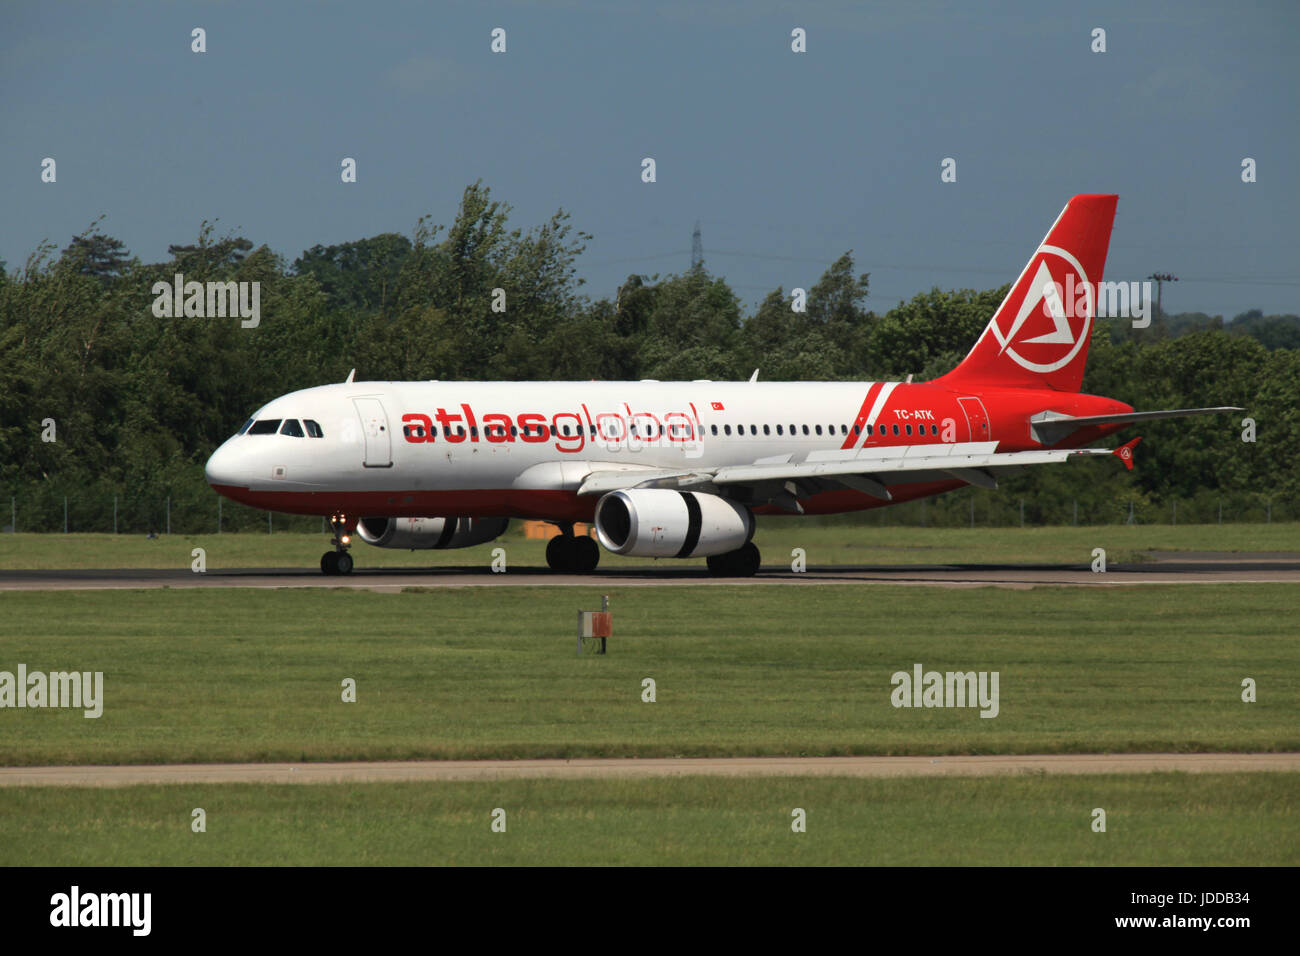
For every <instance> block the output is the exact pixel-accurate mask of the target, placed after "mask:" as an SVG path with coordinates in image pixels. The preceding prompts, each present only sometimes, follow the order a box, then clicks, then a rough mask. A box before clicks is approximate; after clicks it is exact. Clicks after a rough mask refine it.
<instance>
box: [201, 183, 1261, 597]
mask: <svg viewBox="0 0 1300 956" xmlns="http://www.w3.org/2000/svg"><path fill="white" fill-rule="evenodd" d="M1117 202H1118V196H1115V195H1079V196H1075V197H1073V198H1072V199H1070V201H1069V202H1068V203H1066V205H1065V208H1064V209H1063V210H1062V211H1061V214H1060V215H1059V216H1058V217H1057V219H1056V221H1055V222H1054V223H1053V224H1052V227H1051V228H1050V229H1049V230H1048V231H1047V235H1046V236H1045V237H1044V239H1043V241H1042V243H1040V244H1039V246H1038V248H1037V249H1036V250H1035V252H1034V254H1033V256H1031V257H1030V259H1029V262H1028V263H1027V264H1026V265H1025V268H1024V270H1023V271H1022V272H1021V273H1020V276H1019V278H1017V279H1016V281H1015V283H1014V284H1013V285H1012V287H1011V290H1010V291H1009V292H1008V293H1007V296H1006V298H1005V299H1004V300H1003V302H1002V304H1001V305H1000V306H999V308H998V309H997V311H996V312H995V313H994V315H993V317H992V318H991V319H990V320H989V323H988V325H987V327H986V328H985V329H984V331H983V333H982V334H981V335H980V337H979V339H978V340H977V341H976V342H975V345H974V346H973V347H972V348H971V350H970V353H969V354H968V355H967V356H966V357H965V358H964V359H963V360H962V361H961V363H960V364H958V365H957V367H956V368H954V369H953V370H952V371H951V372H948V373H947V374H946V375H942V376H940V377H939V378H936V379H934V380H933V381H929V382H924V383H920V382H918V383H913V382H912V381H911V379H910V377H909V379H908V381H906V382H759V381H757V375H758V373H757V372H755V374H754V377H753V378H751V379H750V380H749V381H747V382H716V381H693V382H658V381H640V382H598V381H592V382H439V381H427V382H356V381H353V378H354V374H355V370H354V374H350V375H349V376H348V379H347V381H345V382H343V383H338V384H330V385H322V386H318V387H315V388H308V389H303V390H301V391H296V392H292V393H290V394H288V395H284V396H282V397H280V398H277V399H275V400H273V401H271V402H269V403H268V404H266V405H265V406H264V407H262V408H261V409H259V410H258V411H257V412H255V413H254V414H253V416H252V417H251V418H249V419H248V421H247V422H246V423H245V424H244V426H243V427H242V428H240V429H239V432H238V434H236V435H234V436H233V437H232V438H230V439H229V440H228V441H226V442H225V443H224V444H222V445H221V447H219V448H218V449H217V450H216V451H215V452H214V453H213V455H212V457H211V458H210V459H209V460H208V463H207V467H206V476H207V480H208V483H209V484H210V485H211V486H212V487H213V488H214V489H215V490H216V491H217V492H219V493H220V494H222V495H225V496H226V497H228V498H231V499H233V500H235V501H239V502H242V503H243V504H247V505H251V506H253V507H255V508H260V509H263V510H268V511H279V512H287V513H293V514H307V515H321V516H328V517H329V520H330V528H331V535H332V536H331V544H332V546H333V550H330V551H326V552H325V553H324V554H323V555H322V556H321V561H320V567H321V571H322V572H323V573H325V574H349V573H351V571H352V569H353V560H352V556H351V554H350V552H349V549H350V546H351V543H352V535H353V534H354V533H355V534H356V535H359V536H360V538H361V540H363V541H365V542H367V543H368V544H371V545H375V546H378V547H381V548H410V549H441V548H461V547H469V546H472V545H478V544H483V543H486V542H488V541H491V540H493V539H495V538H497V537H498V536H499V535H501V534H502V533H503V532H504V531H505V529H506V527H507V525H508V522H509V521H510V519H512V518H523V519H535V520H542V521H547V522H551V523H553V524H554V525H556V526H557V527H558V528H559V531H560V533H559V534H558V535H556V536H555V537H553V538H552V539H551V541H550V543H549V544H548V546H547V549H546V561H547V564H548V566H549V567H550V568H551V569H553V570H555V571H563V572H584V573H585V572H590V571H593V570H595V568H596V566H597V564H598V563H599V560H600V547H603V548H605V549H606V550H608V551H610V552H613V553H614V554H620V555H631V556H634V557H653V558H696V557H705V558H707V559H708V560H707V564H708V568H709V571H710V572H712V573H713V574H714V575H718V576H749V575H753V574H754V573H755V572H757V571H758V569H759V565H760V562H761V558H760V554H759V551H758V548H757V547H756V546H755V545H754V543H753V540H752V539H753V537H754V529H755V520H756V517H759V516H766V515H774V514H776V515H779V514H804V515H824V514H836V513H840V512H849V511H858V510H862V509H866V508H877V507H885V506H889V505H895V504H900V503H902V502H906V501H913V500H915V499H918V498H925V497H929V496H932V495H938V494H942V493H944V492H948V491H952V490H954V489H957V488H962V487H965V486H967V485H976V486H980V487H985V488H996V487H997V480H998V476H999V475H1003V474H1006V473H1008V472H1014V471H1017V470H1019V469H1022V468H1024V467H1026V466H1033V465H1042V464H1050V463H1056V462H1062V461H1067V460H1070V459H1078V458H1085V457H1089V456H1104V455H1115V456H1117V457H1119V459H1120V460H1121V462H1123V464H1124V465H1125V466H1126V467H1127V468H1129V469H1132V467H1133V448H1134V446H1135V445H1136V444H1137V443H1138V442H1139V441H1141V438H1134V439H1132V440H1131V441H1129V442H1127V443H1125V444H1123V445H1121V446H1120V447H1119V448H1116V449H1108V448H1091V447H1084V446H1087V445H1090V444H1091V443H1093V442H1096V441H1098V440H1099V439H1102V438H1105V437H1107V436H1108V435H1112V434H1114V433H1116V432H1118V431H1120V430H1121V429H1124V428H1126V427H1128V426H1130V425H1132V424H1134V423H1137V422H1145V421H1153V420H1156V419H1164V418H1180V417H1185V416H1189V415H1202V414H1212V413H1218V412H1228V411H1240V410H1241V409H1239V408H1236V407H1218V408H1183V409H1164V410H1159V411H1144V412H1137V411H1134V409H1133V408H1132V406H1130V405H1126V404H1125V403H1124V402H1121V401H1118V400H1117V399H1113V398H1105V397H1101V396H1097V395H1087V394H1083V393H1081V392H1080V391H1079V388H1080V385H1081V383H1082V380H1083V371H1084V364H1085V362H1086V361H1087V356H1088V343H1089V336H1090V333H1091V331H1092V326H1093V320H1094V317H1095V315H1096V311H1097V289H1098V283H1100V282H1101V278H1102V272H1103V269H1104V266H1105V262H1106V253H1107V248H1108V246H1109V243H1110V234H1111V227H1112V225H1113V222H1114V217H1115V209H1116V204H1117ZM578 522H587V523H590V524H591V525H592V526H593V527H594V529H595V532H596V538H595V540H593V539H592V538H590V537H588V536H586V535H581V536H575V534H574V525H575V524H576V523H578ZM597 541H598V542H599V545H600V547H598V546H597Z"/></svg>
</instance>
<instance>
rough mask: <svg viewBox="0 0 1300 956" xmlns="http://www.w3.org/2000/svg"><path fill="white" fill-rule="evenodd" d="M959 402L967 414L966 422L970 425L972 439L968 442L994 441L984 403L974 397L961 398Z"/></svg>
mask: <svg viewBox="0 0 1300 956" xmlns="http://www.w3.org/2000/svg"><path fill="white" fill-rule="evenodd" d="M957 402H958V404H960V405H961V408H962V411H964V412H965V413H966V421H967V423H968V424H969V425H970V438H969V439H967V440H968V441H992V440H993V436H992V434H991V433H990V432H989V416H988V412H986V411H985V410H984V403H983V402H981V401H980V400H979V399H978V398H976V397H974V396H971V397H969V398H959V399H957Z"/></svg>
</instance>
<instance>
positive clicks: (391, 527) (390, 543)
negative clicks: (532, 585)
mask: <svg viewBox="0 0 1300 956" xmlns="http://www.w3.org/2000/svg"><path fill="white" fill-rule="evenodd" d="M508 524H510V519H509V518H362V519H361V520H360V521H358V522H357V534H359V535H361V540H362V541H364V542H365V543H366V544H373V545H374V546H375V547H376V548H410V549H411V550H413V551H428V550H433V549H435V548H436V549H440V550H441V549H443V548H468V547H471V546H473V545H476V544H484V543H486V542H488V541H491V540H492V539H493V538H495V537H498V536H499V535H500V534H501V533H502V532H503V531H505V530H506V525H508Z"/></svg>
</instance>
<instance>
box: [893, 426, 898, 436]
mask: <svg viewBox="0 0 1300 956" xmlns="http://www.w3.org/2000/svg"><path fill="white" fill-rule="evenodd" d="M894 434H895V435H897V434H898V426H897V425H895V426H894Z"/></svg>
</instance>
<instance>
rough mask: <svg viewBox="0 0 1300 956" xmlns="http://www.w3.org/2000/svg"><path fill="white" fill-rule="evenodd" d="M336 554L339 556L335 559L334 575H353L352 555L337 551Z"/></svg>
mask: <svg viewBox="0 0 1300 956" xmlns="http://www.w3.org/2000/svg"><path fill="white" fill-rule="evenodd" d="M335 554H336V555H337V557H335V559H334V573H335V574H351V573H352V555H350V554H348V553H347V552H346V551H337V552H335Z"/></svg>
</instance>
